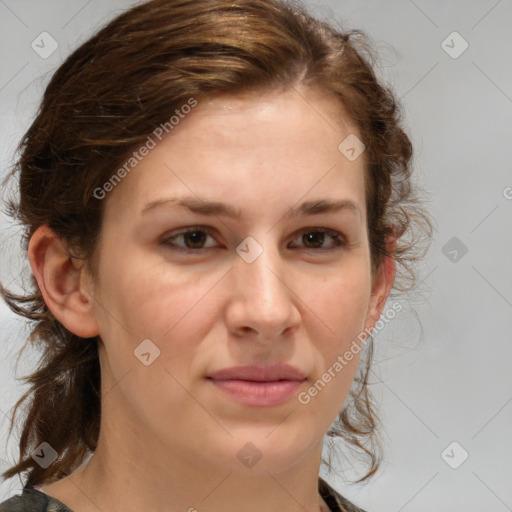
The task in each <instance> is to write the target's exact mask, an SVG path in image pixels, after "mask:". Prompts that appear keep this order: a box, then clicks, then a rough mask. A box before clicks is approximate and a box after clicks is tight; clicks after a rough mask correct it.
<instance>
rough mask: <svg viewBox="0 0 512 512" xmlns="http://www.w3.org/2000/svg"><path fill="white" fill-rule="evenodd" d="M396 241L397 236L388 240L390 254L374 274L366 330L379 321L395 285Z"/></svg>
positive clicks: (384, 258)
mask: <svg viewBox="0 0 512 512" xmlns="http://www.w3.org/2000/svg"><path fill="white" fill-rule="evenodd" d="M396 242H397V239H396V238H392V239H389V240H388V243H387V244H386V248H387V252H388V254H389V256H384V257H383V259H382V261H381V264H380V265H379V267H378V269H377V271H376V273H375V275H374V276H373V280H372V294H371V297H370V304H369V306H368V313H367V316H366V321H365V329H364V331H365V332H369V331H371V330H372V329H373V327H374V326H375V324H376V323H377V322H378V320H379V318H380V315H381V314H382V311H383V309H384V306H385V305H386V301H387V299H388V297H389V293H390V292H391V288H392V287H393V283H394V282H395V275H396V265H395V260H394V253H395V248H396Z"/></svg>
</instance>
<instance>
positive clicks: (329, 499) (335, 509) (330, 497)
mask: <svg viewBox="0 0 512 512" xmlns="http://www.w3.org/2000/svg"><path fill="white" fill-rule="evenodd" d="M318 491H319V492H320V495H321V496H322V498H323V499H324V501H325V502H326V503H327V505H328V506H329V508H330V509H331V510H332V512H366V511H365V510H363V509H362V508H359V507H358V506H356V505H354V504H353V503H352V502H350V501H349V500H347V498H345V497H343V496H342V495H341V494H340V493H339V492H337V491H336V490H335V489H333V488H332V487H331V486H330V485H329V484H328V483H327V482H326V481H325V480H323V479H322V478H319V479H318ZM0 512H2V511H1V510H0Z"/></svg>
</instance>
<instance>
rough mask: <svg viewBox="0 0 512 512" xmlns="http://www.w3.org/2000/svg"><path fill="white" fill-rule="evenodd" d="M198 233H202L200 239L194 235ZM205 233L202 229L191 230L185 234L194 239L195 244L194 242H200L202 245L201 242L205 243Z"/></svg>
mask: <svg viewBox="0 0 512 512" xmlns="http://www.w3.org/2000/svg"><path fill="white" fill-rule="evenodd" d="M198 233H200V235H199V240H197V236H194V235H197V234H198ZM203 235H204V233H202V232H201V231H190V232H188V233H186V234H185V236H186V237H187V238H188V239H189V240H190V239H192V244H193V245H194V244H199V245H201V242H203V243H204V240H203V239H204V236H203ZM194 239H195V240H194ZM194 248H196V247H194Z"/></svg>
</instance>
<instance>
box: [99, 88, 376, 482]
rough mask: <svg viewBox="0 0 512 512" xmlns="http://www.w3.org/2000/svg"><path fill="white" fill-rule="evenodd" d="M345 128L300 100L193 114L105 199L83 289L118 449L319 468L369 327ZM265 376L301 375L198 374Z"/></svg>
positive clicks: (358, 171) (365, 259)
mask: <svg viewBox="0 0 512 512" xmlns="http://www.w3.org/2000/svg"><path fill="white" fill-rule="evenodd" d="M343 116H344V114H343V112H342V111H341V107H340V106H339V104H338V103H337V101H335V100H334V99H333V98H332V97H330V96H325V95H320V93H318V92H314V91H306V90H302V91H300V94H299V91H298V90H295V89H294V90H290V91H288V92H285V93H277V92H276V93H272V94H267V95H262V94H260V95H252V96H238V97H234V96H230V97H216V98H210V99H209V100H199V101H198V104H197V106H196V107H194V108H193V109H192V111H191V112H190V113H189V114H188V115H185V116H183V117H184V118H180V121H179V124H177V125H175V126H174V128H173V129H172V131H171V132H170V135H168V136H167V137H165V138H163V140H162V141H161V142H158V144H157V145H156V147H154V148H153V149H150V150H149V154H148V155H147V156H145V157H144V158H143V159H141V161H140V162H139V163H138V164H137V165H136V166H135V167H134V168H133V170H131V172H129V173H128V174H127V175H126V177H125V178H124V179H123V180H122V181H121V182H120V183H119V184H117V186H115V187H114V189H113V190H112V191H111V192H109V193H108V194H107V196H106V198H105V199H104V200H105V201H106V203H105V211H104V218H103V219H104V220H103V226H102V234H101V238H100V241H99V246H98V250H99V253H98V254H99V267H98V275H97V279H96V281H95V283H94V285H91V290H90V292H91V293H92V294H93V296H94V299H95V301H94V315H95V317H96V321H97V323H98V328H99V335H100V337H101V340H102V343H103V346H101V352H100V357H101V366H102V378H103V389H104V397H103V415H104V416H105V417H106V418H107V417H109V418H110V421H114V422H117V423H118V425H119V429H118V430H117V431H116V436H119V437H120V438H123V437H126V439H125V441H126V442H130V439H133V437H130V436H136V437H137V438H138V439H144V440H145V442H144V447H145V449H147V450H148V452H151V450H153V454H154V453H158V454H159V456H161V457H162V460H165V459H166V458H168V457H170V456H171V455H172V457H183V458H186V459H187V460H188V461H190V460H194V463H197V464H198V465H201V466H204V464H210V465H211V464H213V465H216V466H219V467H221V468H223V469H225V470H227V471H238V470H240V471H243V470H244V464H245V462H244V461H245V460H248V459H245V458H244V457H245V456H246V455H249V456H255V457H256V459H257V458H258V457H259V455H261V456H262V459H261V462H259V463H258V464H256V465H255V466H254V467H253V468H252V469H251V470H252V471H260V470H261V471H264V470H267V471H271V472H278V471H283V470H285V469H286V468H288V467H290V466H291V465H293V464H295V463H297V462H298V461H299V460H300V459H302V458H303V457H304V456H305V455H306V454H310V455H311V454H313V453H314V454H315V457H316V456H317V455H318V454H319V452H318V449H319V447H320V446H321V443H322V439H323V436H324V434H325V432H326V431H327V429H328V428H329V426H330V425H331V423H332V422H333V420H334V419H335V417H336V415H337V413H338V412H339V411H340V409H341V407H342V405H343V403H344V401H345V398H346V396H347V393H348V391H349V388H350V386H351V383H352V380H353V377H354V374H355V371H356V368H357V364H358V359H359V350H358V349H357V350H356V349H355V348H354V347H355V346H357V347H359V346H360V345H361V341H360V340H361V333H362V332H363V331H364V329H365V328H368V327H370V326H372V325H373V324H374V323H375V321H376V320H377V318H378V314H379V313H380V310H379V311H377V309H378V308H377V298H378V297H377V296H376V295H372V275H371V265H370V248H369V245H368V233H367V228H366V209H365V192H364V190H365V187H364V179H365V171H364V156H365V155H364V153H363V154H362V155H361V156H359V157H358V158H356V159H354V158H353V157H354V151H350V148H348V152H347V148H346V147H345V146H342V149H343V148H344V149H343V151H344V152H342V151H341V150H340V149H339V145H340V143H341V142H342V141H343V140H344V139H345V138H346V137H347V136H349V135H351V134H352V138H350V139H348V141H349V143H350V142H351V143H352V144H351V146H352V147H355V146H354V141H356V142H357V140H356V139H354V135H355V136H357V135H358V132H357V130H356V129H355V128H354V127H353V125H351V124H350V123H349V122H348V120H347V118H346V117H344V120H343ZM153 139H154V140H155V141H158V139H157V138H156V137H153ZM345 144H347V143H345ZM150 145H151V146H152V145H153V144H150ZM349 145H350V144H349ZM358 150H359V147H355V151H358ZM345 155H348V156H349V157H350V158H347V156H345ZM178 201H180V202H183V204H189V205H190V208H188V207H186V206H180V205H179V204H178ZM324 202H325V203H327V202H336V203H338V202H339V207H338V208H337V209H332V210H329V209H324V208H323V207H322V205H323V204H324ZM213 203H215V204H213ZM220 203H223V204H224V205H225V206H223V207H222V208H221V207H220V206H219V205H220ZM317 203H318V204H317ZM315 204H317V206H316V207H315ZM304 205H305V206H304ZM194 210H196V211H194ZM199 210H202V211H199ZM233 212H237V213H239V216H231V215H227V214H226V213H233ZM191 228H193V230H192V231H193V233H189V234H188V235H186V234H184V231H185V230H190V229H191ZM315 231H319V232H317V233H315ZM187 251H189V252H187ZM374 291H375V290H374ZM380 298H382V297H380ZM380 307H381V306H379V308H380ZM358 336H359V338H358ZM148 340H150V341H148ZM358 340H359V341H358ZM354 342H355V343H354ZM347 351H349V352H350V353H351V354H352V358H351V359H349V357H346V353H347ZM344 355H345V356H344ZM341 360H343V361H344V363H341V362H340V361H341ZM337 361H338V364H336V362H337ZM276 364H287V365H291V366H293V367H295V368H296V369H297V370H298V371H299V372H300V373H301V374H302V375H303V377H304V379H303V380H300V379H299V380H292V379H294V378H295V377H293V376H290V375H285V374H283V373H282V372H281V371H280V370H279V369H278V370H277V373H275V374H273V375H270V376H269V375H265V374H259V378H260V379H263V380H264V381H265V382H259V383H257V384H255V383H254V382H253V383H252V384H251V383H247V381H245V382H244V381H243V378H244V376H245V378H254V375H252V374H243V375H240V374H237V375H235V376H234V377H233V376H231V377H233V378H231V379H228V380H213V379H212V378H210V377H212V375H213V374H214V372H218V371H219V370H221V369H226V368H232V367H235V366H259V367H267V366H272V365H276ZM340 366H341V369H340ZM329 371H330V379H329V378H328V377H329V376H328V377H325V376H324V377H323V378H322V375H323V374H324V373H325V372H329ZM236 377H238V379H237V378H236ZM279 378H284V379H285V380H284V381H282V382H281V383H280V384H275V383H274V384H272V383H271V382H272V381H275V380H277V379H279ZM297 379H298V377H297ZM319 380H320V381H321V382H322V383H321V384H320V385H319V384H318V383H317V381H319ZM315 383H317V391H316V393H315V391H314V390H313V391H311V387H312V386H313V385H314V384H315ZM247 443H252V444H251V445H248V444H247ZM253 458H254V457H253ZM254 460H255V459H254ZM242 462H243V463H242ZM246 465H247V464H246ZM245 469H246V468H245Z"/></svg>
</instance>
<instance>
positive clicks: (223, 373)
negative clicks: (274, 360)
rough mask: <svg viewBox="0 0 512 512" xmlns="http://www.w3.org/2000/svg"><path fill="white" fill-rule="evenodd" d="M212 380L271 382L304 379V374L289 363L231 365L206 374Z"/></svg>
mask: <svg viewBox="0 0 512 512" xmlns="http://www.w3.org/2000/svg"><path fill="white" fill-rule="evenodd" d="M208 378H209V379H213V380H252V381H257V382H271V381H278V380H305V378H306V375H305V374H304V373H303V372H302V371H300V370H299V369H298V368H295V367H294V366H291V365H289V364H274V365H272V366H256V365H252V366H232V367H231V368H224V369H222V370H219V371H216V372H214V373H212V374H210V375H208Z"/></svg>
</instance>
